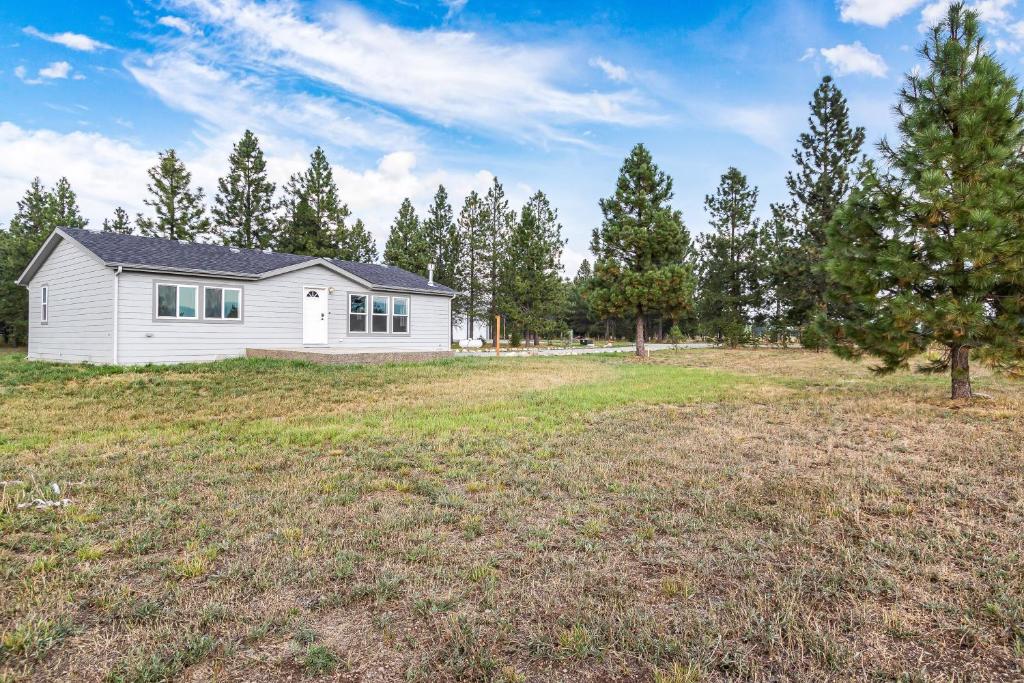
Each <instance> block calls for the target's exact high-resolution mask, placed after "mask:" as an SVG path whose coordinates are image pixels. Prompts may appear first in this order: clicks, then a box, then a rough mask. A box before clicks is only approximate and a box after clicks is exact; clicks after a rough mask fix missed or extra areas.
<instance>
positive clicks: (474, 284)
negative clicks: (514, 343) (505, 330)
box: [459, 190, 487, 338]
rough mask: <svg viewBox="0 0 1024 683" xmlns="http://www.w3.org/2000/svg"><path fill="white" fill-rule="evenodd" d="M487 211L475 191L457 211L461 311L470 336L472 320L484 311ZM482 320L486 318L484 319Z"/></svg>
mask: <svg viewBox="0 0 1024 683" xmlns="http://www.w3.org/2000/svg"><path fill="white" fill-rule="evenodd" d="M486 223H487V211H486V209H485V208H484V203H483V200H482V199H481V198H480V195H479V194H477V193H476V191H475V190H474V191H472V192H470V193H469V195H468V196H467V197H466V200H465V202H464V203H463V205H462V211H461V212H460V213H459V233H460V235H461V240H460V241H461V242H462V244H463V256H462V264H463V265H462V269H461V270H462V273H463V285H464V288H465V299H464V303H463V307H462V311H461V312H462V314H463V316H464V317H465V319H466V332H467V334H468V335H469V337H470V338H472V337H474V335H475V334H476V329H475V324H476V323H477V322H479V321H480V320H481V319H482V318H484V317H485V316H486V315H487V300H486V297H485V292H486V288H485V287H486V285H485V283H486V280H487V278H486V275H487V271H486V270H485V269H484V261H483V259H482V258H481V255H482V254H483V252H484V249H483V244H484V243H485V229H486ZM485 322H486V321H485Z"/></svg>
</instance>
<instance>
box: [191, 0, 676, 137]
mask: <svg viewBox="0 0 1024 683" xmlns="http://www.w3.org/2000/svg"><path fill="white" fill-rule="evenodd" d="M178 4H179V6H180V7H181V8H183V9H184V8H192V9H193V10H195V12H196V13H197V15H198V18H199V19H200V20H201V21H203V22H205V23H206V24H208V25H209V27H210V30H211V31H216V32H217V35H216V37H211V42H210V43H209V44H208V45H207V46H206V47H207V48H208V49H213V48H212V46H214V45H216V46H217V48H218V49H219V50H220V51H221V53H222V54H221V58H220V59H219V60H218V61H220V62H222V61H224V57H225V53H228V54H229V55H230V57H231V58H233V60H234V61H236V62H239V63H244V64H247V65H250V66H251V67H252V68H269V69H272V70H283V71H284V72H286V73H287V72H291V73H292V74H293V75H298V76H303V77H306V78H312V79H315V80H317V81H320V82H321V83H324V84H327V85H329V86H333V87H335V88H337V89H339V90H341V91H343V92H345V93H347V94H348V95H349V96H355V97H356V98H359V99H361V100H364V101H367V102H376V103H379V104H381V105H383V106H387V107H391V108H399V109H402V110H405V111H407V112H410V113H413V114H415V115H417V116H419V117H422V118H424V119H427V120H429V121H433V122H436V123H439V124H442V125H467V126H471V127H476V128H482V129H488V130H491V131H497V132H500V133H503V134H513V135H516V136H517V137H520V138H524V139H528V138H534V139H540V140H542V141H547V140H573V138H572V136H570V135H568V134H567V133H565V132H564V131H563V130H562V127H563V126H564V125H566V124H570V123H577V122H584V121H585V122H601V123H609V124H618V125H627V126H633V125H646V124H652V123H656V122H658V121H661V120H662V117H660V116H658V115H655V114H652V113H651V112H650V111H649V103H648V102H647V101H646V100H645V99H644V98H643V97H641V96H640V95H639V94H638V93H637V92H635V91H617V92H609V93H605V92H576V91H573V90H570V89H568V88H566V87H563V86H561V85H559V83H563V82H565V80H566V78H567V76H569V75H571V66H572V64H573V56H572V55H571V54H570V53H569V52H568V51H567V50H566V49H564V48H561V47H558V48H555V47H543V46H535V45H530V46H527V45H524V44H506V43H499V42H496V41H494V40H490V39H487V38H485V37H483V36H481V35H479V34H476V33H470V32H464V31H455V30H447V29H424V30H410V29H405V28H400V27H396V26H392V25H389V24H385V23H381V22H379V21H376V20H373V19H371V18H370V17H369V16H368V15H366V14H365V13H364V12H362V11H361V10H358V9H356V8H353V7H350V6H341V8H340V9H337V10H336V11H334V12H333V13H332V14H328V15H324V16H323V17H321V18H320V19H319V20H318V21H313V20H310V19H307V18H306V17H304V16H302V15H300V14H299V10H298V9H297V6H296V5H293V4H290V3H284V2H268V3H255V2H252V1H251V0H178Z"/></svg>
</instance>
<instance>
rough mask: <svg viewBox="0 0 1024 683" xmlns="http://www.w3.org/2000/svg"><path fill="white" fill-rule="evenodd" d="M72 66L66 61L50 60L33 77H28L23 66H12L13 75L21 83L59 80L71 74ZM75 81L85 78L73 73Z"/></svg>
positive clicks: (35, 83) (36, 83) (30, 83)
mask: <svg viewBox="0 0 1024 683" xmlns="http://www.w3.org/2000/svg"><path fill="white" fill-rule="evenodd" d="M71 71H72V67H71V64H69V63H68V62H51V63H50V64H49V65H48V66H44V67H43V68H41V69H39V71H37V72H36V77H35V78H28V71H27V70H26V69H25V67H24V66H22V65H18V66H16V67H14V75H15V76H17V77H18V78H19V79H21V81H22V82H23V83H27V84H28V85H39V84H40V83H44V82H46V81H52V80H61V79H65V78H67V77H68V76H70V75H71ZM73 78H74V79H75V80H76V81H80V80H82V79H84V78H85V76H82V75H81V74H75V75H74V77H73Z"/></svg>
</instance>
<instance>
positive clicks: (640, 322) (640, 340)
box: [636, 315, 647, 358]
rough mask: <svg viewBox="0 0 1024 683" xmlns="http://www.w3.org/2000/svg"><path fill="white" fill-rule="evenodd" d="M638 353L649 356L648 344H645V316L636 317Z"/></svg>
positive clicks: (640, 355) (643, 356)
mask: <svg viewBox="0 0 1024 683" xmlns="http://www.w3.org/2000/svg"><path fill="white" fill-rule="evenodd" d="M636 355H638V356H639V357H641V358H646V357H647V346H646V345H645V344H644V317H643V316H642V315H638V316H637V317H636Z"/></svg>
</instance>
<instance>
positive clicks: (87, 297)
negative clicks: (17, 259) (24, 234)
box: [28, 240, 114, 363]
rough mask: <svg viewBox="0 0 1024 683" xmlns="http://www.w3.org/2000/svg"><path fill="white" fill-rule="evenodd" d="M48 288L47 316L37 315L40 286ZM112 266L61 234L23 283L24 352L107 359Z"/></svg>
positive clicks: (38, 357) (94, 360) (111, 317)
mask: <svg viewBox="0 0 1024 683" xmlns="http://www.w3.org/2000/svg"><path fill="white" fill-rule="evenodd" d="M44 285H45V286H47V287H48V288H49V320H48V321H47V322H46V323H45V324H44V323H42V322H41V321H40V320H39V314H40V308H41V305H40V289H41V288H42V287H43V286H44ZM113 299H114V272H113V271H112V270H111V269H110V268H107V267H106V266H104V265H102V264H101V263H99V261H98V260H96V258H94V257H93V256H92V255H90V254H88V253H87V252H86V251H85V250H84V249H82V248H80V247H78V246H76V245H74V244H72V243H70V242H68V241H67V240H61V242H60V243H59V244H58V245H57V247H56V248H55V249H54V250H53V253H52V254H50V257H49V258H48V259H46V262H45V263H43V265H42V267H40V268H39V270H38V271H37V272H36V274H35V276H34V277H33V278H32V281H31V282H29V286H28V301H29V312H28V315H29V317H28V357H29V358H31V359H34V360H53V361H66V362H76V363H81V362H90V363H110V362H112V361H113V356H114V302H113Z"/></svg>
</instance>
